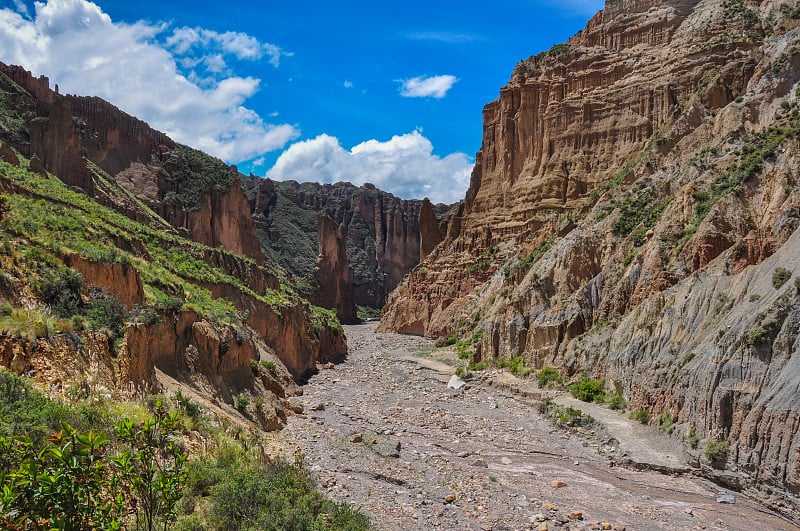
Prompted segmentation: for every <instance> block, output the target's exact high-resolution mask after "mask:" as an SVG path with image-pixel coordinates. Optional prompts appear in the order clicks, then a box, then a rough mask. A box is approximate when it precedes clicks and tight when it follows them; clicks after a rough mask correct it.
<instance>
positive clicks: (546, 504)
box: [542, 502, 558, 511]
mask: <svg viewBox="0 0 800 531" xmlns="http://www.w3.org/2000/svg"><path fill="white" fill-rule="evenodd" d="M542 507H544V508H545V509H547V510H548V511H557V510H558V506H556V505H554V504H552V503H550V502H544V503H543V504H542Z"/></svg>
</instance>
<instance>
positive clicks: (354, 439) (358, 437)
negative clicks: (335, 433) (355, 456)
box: [350, 433, 364, 443]
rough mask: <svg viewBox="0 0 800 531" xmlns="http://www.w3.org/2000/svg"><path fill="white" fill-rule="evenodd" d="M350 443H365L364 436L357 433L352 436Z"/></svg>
mask: <svg viewBox="0 0 800 531" xmlns="http://www.w3.org/2000/svg"><path fill="white" fill-rule="evenodd" d="M350 442H351V443H360V442H364V436H363V435H362V434H360V433H355V434H353V435H351V436H350Z"/></svg>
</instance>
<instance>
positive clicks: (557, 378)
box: [536, 366, 563, 389]
mask: <svg viewBox="0 0 800 531" xmlns="http://www.w3.org/2000/svg"><path fill="white" fill-rule="evenodd" d="M536 381H537V382H538V384H539V387H540V388H542V389H543V388H545V387H547V386H548V385H549V384H551V383H554V384H559V385H560V384H561V382H562V381H563V379H562V378H561V373H560V372H558V369H556V368H555V367H549V366H548V367H542V369H541V370H540V371H539V374H537V375H536Z"/></svg>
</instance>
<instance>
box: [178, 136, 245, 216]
mask: <svg viewBox="0 0 800 531" xmlns="http://www.w3.org/2000/svg"><path fill="white" fill-rule="evenodd" d="M164 169H165V170H167V172H169V175H170V177H171V178H172V181H173V184H174V187H173V191H171V192H168V193H167V194H166V195H165V196H164V201H166V202H167V203H175V204H177V205H178V206H180V207H181V208H188V209H191V210H197V209H198V208H200V200H201V199H202V197H203V196H204V195H205V194H206V193H208V192H209V191H211V190H216V191H220V192H225V191H227V190H229V189H230V187H231V183H232V182H233V179H234V178H235V174H232V173H231V170H230V169H229V168H228V166H227V165H226V164H225V163H224V162H222V161H221V160H219V159H216V158H214V157H212V156H210V155H207V154H205V153H203V152H202V151H199V150H197V149H193V148H190V147H188V146H183V145H181V144H176V145H175V149H173V150H172V153H171V154H170V156H169V158H168V159H167V160H166V161H165V162H164Z"/></svg>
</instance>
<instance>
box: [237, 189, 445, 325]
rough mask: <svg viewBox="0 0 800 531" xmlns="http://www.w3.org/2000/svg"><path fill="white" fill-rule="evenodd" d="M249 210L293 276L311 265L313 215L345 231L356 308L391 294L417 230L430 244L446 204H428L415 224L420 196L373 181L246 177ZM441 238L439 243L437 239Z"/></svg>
mask: <svg viewBox="0 0 800 531" xmlns="http://www.w3.org/2000/svg"><path fill="white" fill-rule="evenodd" d="M245 183H246V184H245V187H246V188H247V189H248V195H249V196H250V197H251V205H252V208H253V216H254V219H255V221H256V226H257V228H258V231H259V234H260V235H261V242H262V248H263V249H264V252H265V253H267V255H268V256H269V257H270V258H272V259H274V260H276V261H277V262H278V263H281V264H283V265H284V266H285V267H286V268H287V269H288V270H289V271H291V272H292V273H293V274H294V275H295V276H296V277H298V278H303V277H306V278H308V277H309V275H310V273H311V271H312V270H313V268H314V267H315V265H316V261H317V251H318V241H319V235H318V231H317V213H323V214H324V215H325V216H327V217H329V218H330V219H331V220H332V221H333V222H334V223H335V224H337V225H343V226H344V227H345V229H346V233H347V259H348V261H349V264H350V269H351V274H352V284H353V293H354V300H355V303H356V304H357V305H358V306H364V307H369V308H374V309H378V308H381V307H383V304H384V302H385V301H386V297H387V296H388V294H389V293H390V292H391V291H392V290H393V289H394V287H395V286H396V285H397V284H398V283H399V282H400V280H401V279H402V278H403V276H405V274H406V273H408V272H409V271H410V270H411V268H413V267H414V266H415V265H416V264H417V263H418V262H419V257H420V250H421V243H422V242H421V239H422V236H421V235H423V234H424V235H425V236H426V238H427V239H426V241H425V245H426V248H427V249H430V248H432V247H433V246H435V244H434V243H433V241H435V237H434V236H433V234H434V233H439V232H440V229H439V227H438V224H439V220H440V219H442V218H444V217H445V215H446V213H447V212H448V211H449V207H448V206H447V205H441V204H439V205H430V204H429V206H430V208H429V210H426V211H425V213H424V214H432V215H427V216H425V215H423V218H422V221H421V222H420V216H421V208H422V205H423V201H419V200H402V199H399V198H397V197H395V196H393V195H392V194H389V193H387V192H383V191H381V190H378V189H376V188H375V187H374V186H372V185H369V184H367V185H364V186H361V187H356V186H353V185H352V184H349V183H336V184H333V185H330V184H317V183H297V182H294V181H285V182H274V181H271V180H269V179H257V178H250V179H245ZM437 243H438V242H437Z"/></svg>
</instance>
